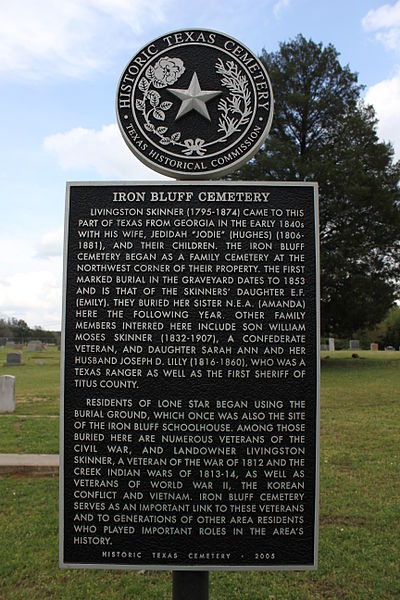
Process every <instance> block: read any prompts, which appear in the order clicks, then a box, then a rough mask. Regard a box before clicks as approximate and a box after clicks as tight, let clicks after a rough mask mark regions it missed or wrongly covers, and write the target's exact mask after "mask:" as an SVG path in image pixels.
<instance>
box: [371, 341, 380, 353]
mask: <svg viewBox="0 0 400 600" xmlns="http://www.w3.org/2000/svg"><path fill="white" fill-rule="evenodd" d="M370 350H371V352H378V350H379V344H376V343H375V342H373V343H372V344H371V346H370Z"/></svg>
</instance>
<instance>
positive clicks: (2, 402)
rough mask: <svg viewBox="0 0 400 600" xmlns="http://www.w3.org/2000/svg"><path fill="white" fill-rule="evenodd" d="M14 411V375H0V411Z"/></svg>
mask: <svg viewBox="0 0 400 600" xmlns="http://www.w3.org/2000/svg"><path fill="white" fill-rule="evenodd" d="M14 411H15V377H14V375H2V376H1V377H0V413H6V412H14Z"/></svg>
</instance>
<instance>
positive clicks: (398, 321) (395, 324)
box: [358, 306, 400, 350]
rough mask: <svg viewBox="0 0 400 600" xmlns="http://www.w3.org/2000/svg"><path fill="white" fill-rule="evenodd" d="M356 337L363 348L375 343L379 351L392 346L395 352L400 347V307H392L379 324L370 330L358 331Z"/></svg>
mask: <svg viewBox="0 0 400 600" xmlns="http://www.w3.org/2000/svg"><path fill="white" fill-rule="evenodd" d="M358 335H359V338H360V340H361V341H362V343H363V345H364V346H365V347H369V344H370V343H371V342H377V343H378V344H379V346H380V348H381V349H382V348H385V347H386V346H393V347H394V348H395V349H396V350H397V349H398V348H399V347H400V307H399V306H394V307H393V308H391V309H390V310H389V312H388V313H387V315H386V317H385V318H384V319H383V320H382V321H381V322H380V323H378V324H377V325H376V326H375V327H373V328H372V329H364V330H362V331H360V332H359V334H358Z"/></svg>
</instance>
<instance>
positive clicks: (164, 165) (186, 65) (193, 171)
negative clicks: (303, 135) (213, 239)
mask: <svg viewBox="0 0 400 600" xmlns="http://www.w3.org/2000/svg"><path fill="white" fill-rule="evenodd" d="M116 109H117V118H118V125H119V127H120V130H121V132H122V135H123V137H124V140H125V142H126V143H127V145H128V146H129V148H130V149H131V151H132V152H133V153H134V154H135V155H136V156H137V158H139V159H140V160H141V161H142V162H143V163H144V164H145V165H147V166H148V167H150V168H152V169H154V170H155V171H158V172H160V173H162V174H164V175H168V176H170V177H175V178H177V179H210V178H211V179H212V178H216V177H221V176H223V175H227V174H228V173H230V172H232V171H234V170H235V169H237V168H238V167H240V166H241V165H242V164H244V163H245V162H247V161H248V160H249V159H250V158H251V157H252V156H253V155H254V154H255V153H256V152H257V150H258V149H259V148H260V146H261V145H262V144H263V143H264V141H265V138H266V137H267V134H268V131H269V129H270V127H271V122H272V114H273V97H272V88H271V82H270V80H269V77H268V74H267V71H266V69H265V67H264V66H263V64H262V63H261V62H260V60H259V59H258V58H257V57H256V56H255V55H254V54H253V53H252V52H251V51H250V50H249V49H248V48H246V46H244V45H243V44H241V43H240V42H238V41H237V40H235V39H233V38H231V37H229V36H227V35H225V34H223V33H218V32H216V31H210V30H205V29H183V30H180V31H173V32H171V33H168V34H166V35H163V36H162V37H159V38H157V39H155V40H153V41H152V42H150V43H149V44H147V45H146V46H145V47H144V48H142V49H141V50H140V51H139V52H138V53H137V54H136V55H135V56H134V57H133V58H132V59H131V60H130V61H129V63H128V65H127V66H126V68H125V70H124V72H123V74H122V76H121V79H120V81H119V85H118V91H117V98H116Z"/></svg>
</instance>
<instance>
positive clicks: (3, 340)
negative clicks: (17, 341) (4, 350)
mask: <svg viewBox="0 0 400 600" xmlns="http://www.w3.org/2000/svg"><path fill="white" fill-rule="evenodd" d="M6 343H7V338H5V337H0V346H5V345H6Z"/></svg>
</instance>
